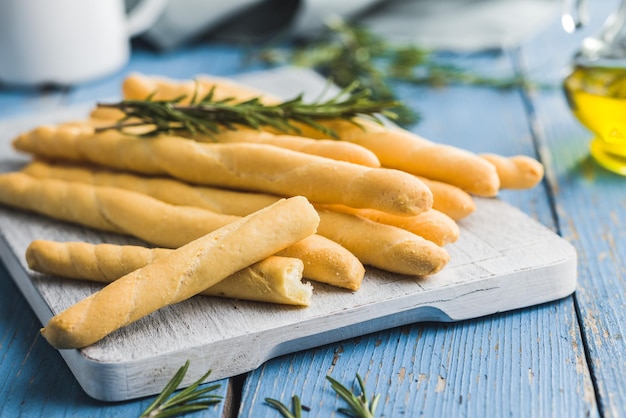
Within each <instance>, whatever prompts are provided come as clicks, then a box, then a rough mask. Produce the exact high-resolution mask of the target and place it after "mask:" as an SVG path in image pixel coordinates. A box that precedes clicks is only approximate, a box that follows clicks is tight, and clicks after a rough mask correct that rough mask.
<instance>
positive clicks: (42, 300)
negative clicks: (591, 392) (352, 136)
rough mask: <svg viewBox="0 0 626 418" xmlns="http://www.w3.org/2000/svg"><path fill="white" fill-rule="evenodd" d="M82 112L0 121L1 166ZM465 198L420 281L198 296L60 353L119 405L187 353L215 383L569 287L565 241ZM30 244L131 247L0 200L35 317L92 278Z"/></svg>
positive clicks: (4, 231)
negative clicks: (445, 255)
mask: <svg viewBox="0 0 626 418" xmlns="http://www.w3.org/2000/svg"><path fill="white" fill-rule="evenodd" d="M245 80H246V82H249V83H250V84H251V85H255V86H257V87H262V88H264V89H265V90H268V91H270V92H273V93H275V94H279V95H283V96H286V97H291V96H293V95H294V94H295V93H296V92H299V91H301V90H302V89H306V90H308V91H309V92H311V93H313V94H316V93H317V92H319V91H320V90H321V88H322V87H323V86H324V83H325V82H324V80H322V79H320V78H319V77H317V76H315V75H314V74H312V73H309V72H302V71H295V70H281V71H274V72H268V73H262V74H255V75H252V76H247V77H246V79H245ZM293 86H296V89H293ZM91 106H92V105H90V106H89V108H90V107H91ZM87 109H88V107H85V106H81V107H78V108H71V109H62V110H59V111H58V112H55V113H54V114H46V115H37V116H32V117H28V118H24V119H19V120H11V121H5V122H0V171H10V170H16V169H19V168H20V167H21V165H23V164H24V162H25V161H27V160H28V158H27V157H26V156H23V155H18V154H16V153H15V152H13V151H12V149H11V147H10V141H11V139H12V138H14V137H15V136H16V135H17V134H19V133H20V132H23V131H25V130H27V129H30V128H32V127H34V126H36V125H40V124H42V123H49V122H58V121H66V120H71V119H78V118H82V117H84V115H86V112H87ZM476 203H477V210H476V212H475V213H474V214H472V215H471V216H470V217H468V218H466V219H464V220H463V221H461V222H460V227H461V238H460V239H459V241H458V242H456V243H455V244H452V245H448V246H447V248H448V250H449V252H450V255H451V261H450V263H449V264H448V266H446V268H444V269H443V271H441V272H440V273H438V274H436V275H434V276H431V277H428V278H426V279H417V278H414V277H409V276H400V275H396V274H391V273H387V272H383V271H380V270H376V269H371V268H370V269H368V270H367V273H366V277H365V280H364V283H363V286H362V288H361V289H360V290H359V291H357V292H349V291H345V290H338V289H335V288H332V287H330V286H325V285H322V284H314V288H315V290H314V295H313V300H312V305H311V306H310V307H308V308H294V307H285V306H273V305H269V304H262V303H253V302H245V301H237V300H227V299H219V298H209V297H203V296H197V297H194V298H192V299H190V300H188V301H185V302H182V303H180V304H177V305H175V306H171V307H168V308H165V309H162V310H160V311H158V312H155V313H153V314H151V315H149V316H148V317H146V318H144V319H142V320H140V321H137V322H136V323H133V324H131V325H130V326H128V327H125V328H124V329H121V330H119V331H116V332H114V333H113V334H111V335H109V336H108V337H106V338H105V339H103V340H102V341H100V342H98V343H97V344H94V345H92V346H90V347H87V348H84V349H81V350H61V354H62V356H63V358H64V359H65V361H66V362H67V364H68V365H69V367H70V369H71V370H72V372H73V373H74V375H75V376H76V378H77V380H78V381H79V383H80V384H81V386H82V387H83V388H84V390H85V391H86V392H87V393H88V394H89V395H91V396H92V397H94V398H97V399H101V400H108V401H119V400H125V399H131V398H136V397H140V396H145V395H151V394H154V393H157V392H159V391H160V390H161V389H162V388H163V386H164V385H165V384H166V383H167V381H168V380H169V378H171V376H172V375H173V374H174V373H175V371H176V370H177V369H178V368H179V367H180V366H181V365H182V364H184V362H185V361H186V360H190V361H191V364H192V367H191V368H190V372H189V373H188V376H187V379H186V380H185V381H186V382H191V381H193V380H196V379H198V378H199V377H200V376H201V375H202V374H203V373H204V372H205V371H207V370H209V369H210V370H212V373H211V376H210V379H211V380H218V379H222V378H225V377H230V376H234V375H238V374H241V373H244V372H247V371H250V370H252V369H254V368H256V367H258V366H259V365H261V364H262V363H263V362H264V361H266V360H268V359H270V358H273V357H276V356H279V355H282V354H286V353H291V352H294V351H299V350H304V349H307V348H311V347H315V346H319V345H323V344H326V343H329V342H333V341H339V340H343V339H346V338H351V337H354V336H358V335H363V334H366V333H370V332H374V331H378V330H381V329H386V328H391V327H396V326H400V325H405V324H409V323H413V322H418V321H427V320H428V321H433V320H434V321H457V320H462V319H469V318H474V317H478V316H483V315H487V314H492V313H496V312H501V311H506V310H511V309H516V308H521V307H527V306H531V305H535V304H539V303H543V302H547V301H551V300H555V299H559V298H562V297H564V296H567V295H569V294H571V293H572V292H573V291H574V290H575V287H576V253H575V250H574V249H573V247H572V246H571V245H570V244H569V243H567V242H566V241H565V240H563V239H562V238H560V237H559V236H557V235H556V234H554V233H553V232H551V231H550V230H548V229H547V228H545V227H544V226H542V225H540V224H539V223H537V222H536V221H534V220H533V219H531V218H529V217H528V216H526V215H525V214H523V213H521V212H520V211H519V210H517V209H515V208H513V207H511V206H509V205H508V204H506V203H504V202H501V201H499V200H497V199H476ZM34 239H52V240H58V241H70V240H82V241H89V242H94V243H99V242H114V243H133V242H136V241H133V240H132V239H130V238H126V237H121V236H117V235H113V234H104V233H99V232H95V231H92V230H89V229H86V228H82V227H77V226H74V225H70V224H66V223H61V222H57V221H51V220H48V219H45V218H43V217H40V216H38V215H34V214H30V213H25V212H20V211H16V210H13V209H10V208H5V207H0V255H1V257H2V260H3V261H4V263H5V264H6V266H7V269H8V270H9V272H10V274H11V275H12V277H13V279H14V280H15V282H16V284H17V285H18V287H19V288H20V290H21V291H22V293H23V294H24V296H25V297H26V299H27V300H28V302H29V304H30V305H31V307H32V309H33V310H34V312H35V313H36V315H37V316H38V318H39V319H40V320H41V322H42V324H45V323H46V322H47V321H48V320H49V319H50V318H51V317H52V315H54V314H56V313H58V312H60V311H62V310H63V309H65V308H67V307H68V306H70V305H71V304H73V303H75V302H77V301H78V300H80V299H82V298H84V297H86V296H87V295H89V294H91V293H93V292H95V291H97V290H98V289H99V288H100V287H101V285H98V284H94V283H87V282H80V281H65V280H63V279H59V278H55V277H49V276H43V275H40V274H37V273H35V272H32V271H30V270H29V269H28V267H27V266H26V261H25V259H24V253H25V250H26V247H27V246H28V244H29V243H30V242H31V241H32V240H34ZM51 349H52V348H51Z"/></svg>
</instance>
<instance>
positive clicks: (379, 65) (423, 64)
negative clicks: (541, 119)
mask: <svg viewBox="0 0 626 418" xmlns="http://www.w3.org/2000/svg"><path fill="white" fill-rule="evenodd" d="M255 57H256V58H258V59H260V60H261V61H262V62H264V63H266V64H269V65H272V66H275V65H285V64H287V65H296V66H301V67H308V68H313V69H315V70H316V71H317V72H319V73H320V74H322V75H324V76H325V77H328V78H329V79H331V80H332V81H333V82H334V83H335V84H337V85H338V86H340V87H343V86H347V85H350V84H351V83H353V82H354V81H355V80H356V81H357V82H358V83H359V88H362V89H367V90H370V91H371V97H372V98H373V99H374V100H396V98H397V94H396V92H395V90H394V88H393V83H394V82H406V83H411V84H417V85H428V86H445V85H449V84H467V85H480V86H488V87H494V88H498V89H510V88H516V87H521V88H527V87H529V86H531V85H532V86H536V85H535V84H533V83H530V82H529V81H528V80H527V79H526V78H524V77H521V76H512V77H505V78H494V77H487V76H482V75H480V74H476V73H472V72H470V71H468V70H466V69H464V68H461V67H459V66H456V65H452V64H450V63H445V62H442V60H440V59H437V58H436V54H435V53H433V52H431V51H429V50H427V49H424V48H421V47H419V46H417V45H411V44H407V45H394V44H392V43H390V42H388V41H386V40H385V39H383V38H382V37H380V36H378V35H376V34H374V33H373V32H371V31H369V30H368V29H366V28H365V27H363V26H359V25H355V24H349V23H346V22H344V21H343V20H341V19H339V18H336V19H333V20H331V21H329V22H328V23H327V29H326V30H325V31H323V32H322V33H321V34H320V35H319V36H318V37H316V38H314V39H311V40H309V41H306V42H303V43H302V44H301V45H300V46H295V47H289V48H284V49H282V48H266V49H264V50H262V51H261V52H260V53H258V54H256V55H255V56H253V58H255ZM391 110H392V111H393V112H395V113H396V114H397V115H398V118H397V119H396V123H398V124H399V125H401V126H410V125H413V124H415V123H417V122H418V121H419V114H418V113H417V112H416V111H414V110H413V109H411V108H410V107H408V106H406V105H404V104H402V103H400V102H398V104H397V106H396V107H394V108H392V109H391Z"/></svg>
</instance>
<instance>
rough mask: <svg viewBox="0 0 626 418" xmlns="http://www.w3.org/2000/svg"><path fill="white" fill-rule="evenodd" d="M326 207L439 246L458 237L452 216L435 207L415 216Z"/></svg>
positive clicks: (344, 207)
mask: <svg viewBox="0 0 626 418" xmlns="http://www.w3.org/2000/svg"><path fill="white" fill-rule="evenodd" d="M327 209H331V210H335V211H338V212H343V213H350V214H352V215H357V216H361V217H363V218H366V219H369V220H371V221H374V222H378V223H381V224H385V225H391V226H395V227H397V228H400V229H404V230H405V231H409V232H411V233H413V234H415V235H419V236H420V237H422V238H424V239H427V240H428V241H431V242H434V243H435V244H437V245H439V246H443V245H446V244H449V243H451V242H455V241H456V240H457V239H458V238H459V234H460V230H459V226H458V225H457V224H456V222H454V220H453V219H452V218H450V217H449V216H448V215H446V214H444V213H443V212H439V211H438V210H436V209H430V210H427V211H426V212H423V213H420V214H419V215H415V216H395V215H390V214H388V213H385V212H380V211H378V210H372V209H353V208H348V207H346V206H339V205H334V206H328V207H327Z"/></svg>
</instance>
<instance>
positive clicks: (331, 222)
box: [0, 75, 543, 348]
mask: <svg viewBox="0 0 626 418" xmlns="http://www.w3.org/2000/svg"><path fill="white" fill-rule="evenodd" d="M212 88H215V90H214V94H215V99H216V100H219V99H223V98H227V97H228V98H231V97H234V98H236V99H237V100H239V99H241V100H247V99H250V98H252V97H259V96H262V97H263V100H264V101H265V102H267V103H272V102H275V101H276V99H275V98H272V97H269V96H268V95H266V94H263V93H262V92H259V91H256V90H252V89H250V88H247V87H244V86H241V85H238V84H235V83H233V82H231V81H227V80H223V79H213V78H199V79H197V80H195V81H192V80H189V81H173V80H169V79H163V78H152V77H145V76H141V75H133V76H130V77H128V78H127V79H126V80H125V82H124V85H123V93H124V98H126V99H145V98H147V97H148V96H150V95H152V96H151V97H152V98H153V99H154V100H160V99H164V100H165V99H173V98H176V97H180V96H182V95H186V97H195V96H203V95H205V94H206V93H208V92H209V90H211V89H212ZM122 116H123V115H121V114H119V112H118V111H116V110H111V109H102V108H98V109H95V110H94V111H93V112H92V114H91V116H90V118H89V119H88V120H85V121H79V122H71V123H64V124H60V125H55V126H52V125H46V126H40V127H37V128H35V129H33V130H31V131H29V132H25V133H23V134H21V135H20V136H18V137H17V138H16V139H15V140H14V142H13V145H14V147H15V148H16V149H17V150H19V151H22V152H26V153H30V154H32V155H33V157H34V158H33V161H32V162H31V163H29V164H28V165H26V166H25V167H24V168H23V169H22V170H21V171H19V172H13V173H6V174H2V175H0V203H2V204H5V205H9V206H12V207H15V208H19V209H23V210H28V211H34V212H37V213H40V214H42V215H46V216H48V217H51V218H54V219H59V220H63V221H69V222H74V223H77V224H80V225H84V226H87V227H91V228H95V229H99V230H103V231H110V232H115V233H120V234H126V235H130V236H134V237H137V238H140V239H141V240H143V241H144V242H146V243H147V244H148V245H149V246H153V247H154V248H148V247H139V246H128V245H126V246H119V245H113V244H98V245H95V244H89V243H84V242H52V241H43V240H36V241H33V242H32V243H31V245H30V246H29V248H28V250H27V253H26V260H27V262H28V265H29V267H30V268H32V269H33V270H36V271H40V272H42V273H46V274H49V275H55V276H62V277H67V278H74V279H86V280H95V281H100V282H103V283H107V285H106V286H104V287H103V289H102V290H101V291H99V292H97V293H95V294H93V295H91V296H90V297H88V298H86V299H84V300H82V301H80V302H79V303H77V304H76V305H74V306H71V307H70V308H68V309H67V310H65V311H63V312H61V313H59V314H58V315H56V316H55V317H53V318H52V319H51V320H50V322H49V323H48V324H47V325H46V326H45V328H44V329H43V330H42V332H43V335H44V336H45V337H46V339H47V340H48V341H49V342H50V343H51V344H52V345H53V346H55V347H57V348H76V347H84V346H86V345H89V344H92V343H94V342H96V341H98V340H100V339H101V338H103V337H105V336H106V335H108V334H109V333H111V332H112V331H114V330H115V329H118V328H120V327H122V326H124V325H126V324H128V323H131V322H133V321H135V320H137V319H139V318H141V317H143V316H145V315H147V314H149V313H151V312H153V311H155V310H157V309H159V308H161V307H163V306H167V305H169V304H172V303H177V302H179V301H182V300H184V299H186V298H189V297H191V296H193V295H196V294H199V293H202V294H207V295H213V296H225V297H232V298H239V299H248V300H256V301H264V302H272V303H285V304H292V305H301V306H306V305H308V304H309V303H310V299H311V296H312V287H311V285H310V284H309V283H308V282H303V281H301V279H302V278H306V279H309V280H311V281H315V282H321V283H326V284H330V285H333V286H337V287H341V288H345V289H350V290H357V289H358V288H359V287H360V285H361V282H362V280H363V278H364V275H365V268H364V265H367V266H372V267H375V268H378V269H382V270H386V271H389V272H393V273H398V274H405V275H412V276H420V277H424V276H428V275H431V274H434V273H436V272H438V271H439V270H441V269H442V268H443V267H444V266H445V265H446V263H447V262H448V259H449V256H448V253H447V251H446V250H445V248H444V246H445V245H446V244H448V243H451V242H454V241H455V240H456V239H457V238H458V236H459V228H458V225H457V223H456V221H458V220H460V219H462V218H464V217H466V216H468V215H469V214H471V213H472V212H473V211H474V210H475V206H474V202H473V198H472V195H476V196H495V195H496V194H497V193H498V190H499V189H501V188H518V189H519V188H529V187H533V186H534V185H536V184H537V183H538V182H539V181H540V180H541V178H542V177H543V168H542V166H541V164H539V163H538V162H537V161H535V160H534V159H531V158H528V157H524V156H517V157H512V158H505V157H502V156H498V155H492V154H490V155H476V154H473V153H470V152H468V151H464V150H461V149H458V148H455V147H451V146H446V145H441V144H436V143H433V142H430V141H428V140H425V139H423V138H421V137H419V136H417V135H415V134H412V133H410V132H407V131H405V130H402V129H399V128H388V127H383V126H380V125H377V124H375V123H370V122H368V121H365V120H364V121H359V123H360V125H362V126H363V127H364V129H363V128H362V127H359V126H356V125H355V124H353V123H350V122H349V121H342V120H327V121H324V122H322V124H323V125H325V126H327V127H329V128H330V129H332V130H333V131H334V132H336V133H337V135H338V137H339V139H340V140H331V139H325V138H323V137H322V135H321V134H320V132H318V131H316V130H314V129H312V128H310V127H307V126H299V128H300V129H301V134H300V135H299V136H295V135H286V134H284V133H281V132H276V131H272V130H271V129H267V130H253V129H247V128H243V127H241V128H239V129H236V130H224V131H223V132H220V133H218V134H216V135H215V136H213V137H211V138H208V137H203V136H201V135H197V134H196V135H191V134H190V135H189V136H188V137H185V138H183V137H174V136H165V135H162V136H159V137H156V138H149V139H146V138H142V137H139V136H137V135H132V134H130V133H122V132H120V131H118V130H105V131H102V132H96V128H97V127H99V126H110V125H112V124H114V123H115V122H116V121H117V120H119V119H120V118H121V117H122Z"/></svg>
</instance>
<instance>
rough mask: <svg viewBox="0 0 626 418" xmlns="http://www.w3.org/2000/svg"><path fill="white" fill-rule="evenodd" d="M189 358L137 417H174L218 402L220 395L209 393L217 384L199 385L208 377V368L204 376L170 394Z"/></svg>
mask: <svg viewBox="0 0 626 418" xmlns="http://www.w3.org/2000/svg"><path fill="white" fill-rule="evenodd" d="M188 368H189V360H187V362H186V363H185V365H184V366H182V367H181V368H180V369H178V371H177V372H176V374H175V375H174V376H173V377H172V379H171V380H170V381H169V382H168V383H167V385H166V386H165V388H164V389H163V391H162V392H161V393H160V394H159V395H158V396H157V397H156V399H155V400H154V402H152V404H150V406H149V407H148V408H147V409H146V410H145V411H143V413H142V414H141V415H140V416H139V418H166V417H175V416H180V415H183V414H187V413H190V412H195V411H200V410H203V409H207V408H208V407H209V406H211V405H214V404H217V403H219V402H220V401H221V400H222V397H221V396H219V395H213V394H210V392H213V391H214V390H216V389H218V388H219V387H220V385H219V384H216V385H209V386H206V387H202V388H201V387H200V385H201V384H202V382H204V381H205V380H206V378H207V377H209V374H211V371H210V370H209V371H208V372H207V373H206V374H205V375H204V376H202V377H201V378H200V379H198V380H197V381H195V382H194V383H192V384H191V385H190V386H189V387H187V388H186V389H183V390H181V391H180V392H178V393H176V394H174V395H172V394H173V393H174V391H175V390H176V388H178V386H179V385H180V383H181V382H182V381H183V378H184V377H185V374H187V369H188Z"/></svg>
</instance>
